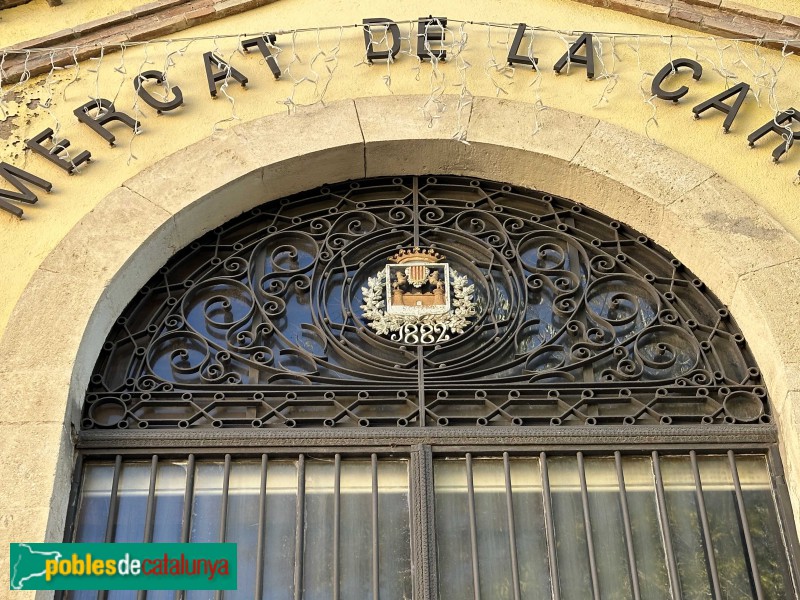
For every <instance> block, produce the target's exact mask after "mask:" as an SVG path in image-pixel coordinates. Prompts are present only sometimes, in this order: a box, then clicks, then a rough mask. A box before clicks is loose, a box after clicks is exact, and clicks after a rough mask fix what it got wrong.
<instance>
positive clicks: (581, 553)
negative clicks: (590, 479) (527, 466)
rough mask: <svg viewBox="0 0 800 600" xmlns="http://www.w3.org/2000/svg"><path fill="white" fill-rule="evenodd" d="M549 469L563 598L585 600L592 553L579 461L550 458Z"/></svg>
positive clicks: (589, 581) (590, 588)
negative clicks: (587, 529) (584, 520)
mask: <svg viewBox="0 0 800 600" xmlns="http://www.w3.org/2000/svg"><path fill="white" fill-rule="evenodd" d="M547 469H548V473H549V475H550V497H551V499H552V503H553V521H554V523H555V530H556V556H557V557H558V581H559V586H560V588H561V598H563V600H585V599H586V598H590V597H591V595H592V582H591V575H590V573H589V569H588V565H589V553H588V546H587V543H586V529H585V527H584V525H583V502H582V501H581V489H580V480H579V478H578V460H577V458H576V457H572V456H571V457H558V458H548V459H547ZM620 558H622V557H620Z"/></svg>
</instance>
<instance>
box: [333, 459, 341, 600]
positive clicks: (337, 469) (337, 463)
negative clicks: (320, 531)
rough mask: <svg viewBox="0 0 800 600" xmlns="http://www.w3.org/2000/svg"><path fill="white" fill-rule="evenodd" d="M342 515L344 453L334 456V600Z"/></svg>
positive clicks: (334, 596) (336, 593)
mask: <svg viewBox="0 0 800 600" xmlns="http://www.w3.org/2000/svg"><path fill="white" fill-rule="evenodd" d="M341 515H342V455H341V454H339V453H337V454H336V455H335V456H334V458H333V600H339V537H340V527H341V525H340V521H341Z"/></svg>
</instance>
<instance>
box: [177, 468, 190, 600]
mask: <svg viewBox="0 0 800 600" xmlns="http://www.w3.org/2000/svg"><path fill="white" fill-rule="evenodd" d="M193 503H194V454H190V455H189V460H187V461H186V488H185V489H184V492H183V521H182V522H181V543H184V544H185V543H187V542H188V541H189V537H190V535H191V533H192V505H193ZM185 597H186V590H176V591H175V600H183V599H184V598H185Z"/></svg>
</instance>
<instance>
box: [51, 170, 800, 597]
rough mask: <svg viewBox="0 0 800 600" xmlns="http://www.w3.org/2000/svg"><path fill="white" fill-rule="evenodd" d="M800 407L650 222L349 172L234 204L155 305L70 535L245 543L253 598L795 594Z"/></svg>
mask: <svg viewBox="0 0 800 600" xmlns="http://www.w3.org/2000/svg"><path fill="white" fill-rule="evenodd" d="M776 431H777V430H776V428H775V427H774V425H773V424H772V423H771V410H770V406H769V402H768V398H767V392H766V389H765V387H764V385H763V383H762V380H761V376H760V373H759V370H758V368H757V367H756V365H755V363H754V360H753V358H752V356H751V354H750V352H749V351H748V348H747V344H746V342H745V340H744V337H743V336H742V334H741V333H740V331H739V329H738V328H737V326H736V324H735V322H734V320H733V318H732V317H731V315H730V314H729V313H728V311H727V309H726V308H725V307H724V306H722V305H721V304H720V303H719V301H718V300H717V299H716V298H715V297H714V296H713V294H711V293H710V292H709V291H708V290H706V289H705V287H704V285H703V283H702V282H701V281H699V280H698V279H696V278H695V277H694V276H693V275H692V273H690V272H689V271H688V270H687V269H685V268H684V267H683V266H682V265H681V264H680V262H679V261H677V260H676V259H674V258H673V257H671V256H670V255H669V254H668V253H667V252H666V251H665V250H664V249H662V248H660V247H659V246H657V245H656V244H655V243H653V242H652V241H651V240H649V239H648V238H646V237H644V236H641V235H639V234H638V233H637V232H635V231H632V230H631V229H630V228H628V227H626V226H625V225H624V224H621V223H618V222H615V221H610V220H608V219H607V218H605V217H604V216H603V215H601V214H598V213H597V212H595V211H593V210H589V209H587V208H585V207H583V206H581V205H578V204H575V203H573V202H570V201H568V200H565V199H563V198H558V197H552V196H548V195H547V194H544V193H540V192H534V191H530V190H525V189H520V188H516V187H513V186H509V185H503V184H500V183H495V182H490V181H482V180H474V179H467V178H462V177H453V176H435V177H398V178H391V177H388V178H376V179H369V180H363V181H357V182H348V183H343V184H336V185H331V186H327V187H324V188H320V189H317V190H314V191H312V192H308V193H304V194H301V195H298V196H295V197H291V198H285V199H282V200H280V201H275V202H270V203H267V204H265V205H263V206H261V207H259V208H256V209H254V210H252V211H250V212H248V213H246V214H244V215H242V216H240V217H239V218H237V219H235V220H233V221H231V222H230V223H228V224H226V225H224V226H222V227H218V228H217V229H215V230H213V231H211V232H209V233H208V234H207V235H205V236H204V237H202V238H201V239H199V240H197V241H196V242H194V243H192V244H191V245H190V246H189V247H188V248H186V249H184V250H183V251H181V252H180V253H179V254H178V255H176V256H175V257H174V258H173V259H172V260H170V262H169V263H168V264H167V265H165V266H164V267H162V268H161V269H160V270H159V272H158V273H157V274H156V275H155V276H154V277H153V278H152V280H151V281H150V282H149V283H148V285H147V286H145V287H144V288H143V289H142V290H141V291H140V293H139V294H138V295H137V296H136V298H134V299H133V300H132V302H131V303H130V305H129V306H128V308H127V309H126V310H125V311H124V313H123V314H122V315H121V316H120V318H119V319H118V320H117V324H116V326H115V328H114V329H113V331H112V332H111V334H110V335H109V337H108V339H107V341H106V343H105V345H104V346H103V352H102V355H101V356H100V358H99V360H98V362H97V366H96V369H95V372H94V375H93V376H92V379H91V383H90V385H89V389H88V391H87V395H86V400H85V403H84V408H83V417H82V431H81V433H80V438H79V442H78V448H79V453H80V455H79V463H78V466H77V468H76V480H75V486H74V487H75V489H74V492H73V502H72V506H73V509H72V514H71V517H70V522H69V523H68V528H67V539H68V540H69V541H72V540H74V541H103V540H105V541H235V542H238V543H239V572H240V575H239V590H237V591H236V592H225V593H224V595H225V596H226V597H241V598H245V597H247V598H252V597H256V598H309V599H310V598H317V597H320V598H322V597H325V598H330V597H334V598H381V599H392V598H398V599H401V598H410V597H414V598H419V599H422V598H434V597H439V598H442V599H443V600H445V599H448V598H456V599H462V598H470V597H474V598H479V597H483V598H491V599H501V598H509V599H511V598H513V599H517V598H551V597H552V598H564V599H567V598H575V599H585V598H592V597H594V598H600V597H602V598H604V599H605V598H620V599H622V598H647V599H650V598H654V599H658V598H665V599H667V598H674V599H679V598H681V599H682V598H706V597H714V598H723V597H736V598H759V599H760V598H788V597H790V596H792V595H793V594H794V593H796V590H797V581H796V577H797V569H796V567H797V565H796V564H794V563H793V562H792V560H793V559H792V558H791V556H792V548H794V547H795V546H794V545H795V544H796V536H795V533H794V530H793V524H792V519H791V515H790V512H789V507H788V502H787V501H786V498H785V496H786V490H785V486H784V484H783V479H782V471H781V466H780V461H779V458H778V454H777V449H776V448H777V446H776V442H777V432H776ZM75 594H76V596H82V595H83V593H77V592H76V593H75ZM209 594H213V593H210V592H209V593H208V594H205V595H204V593H199V592H191V593H188V594H187V595H188V597H210V596H209ZM119 595H124V594H122V593H120V592H109V593H108V596H109V597H116V596H119ZM162 596H163V597H172V595H171V594H167V593H165V592H150V593H148V594H147V597H148V598H151V597H152V598H156V597H158V598H160V597H162Z"/></svg>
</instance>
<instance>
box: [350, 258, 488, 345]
mask: <svg viewBox="0 0 800 600" xmlns="http://www.w3.org/2000/svg"><path fill="white" fill-rule="evenodd" d="M389 261H390V262H389V263H387V264H386V265H385V267H384V268H383V269H381V270H380V271H378V273H377V274H376V275H375V277H370V278H369V280H368V282H367V287H364V288H362V289H361V292H362V294H363V297H364V304H362V305H361V308H362V309H363V310H364V312H363V316H364V318H365V319H366V320H367V324H368V326H369V327H370V328H371V329H373V330H375V332H376V333H378V334H379V335H388V336H389V339H391V340H392V341H396V342H402V343H406V344H423V345H424V344H436V343H440V342H444V341H447V340H449V339H450V337H451V334H458V333H463V331H464V329H465V328H466V327H467V326H468V325H469V319H470V317H473V316H475V313H476V307H475V302H474V301H473V296H474V292H475V286H474V285H470V284H469V281H468V279H467V277H466V276H463V275H459V274H458V273H457V272H456V271H455V269H452V268H451V267H450V264H449V263H448V262H447V260H446V257H445V256H443V255H441V254H439V253H438V252H436V251H435V250H433V249H427V250H422V249H420V248H413V249H402V250H400V251H399V252H397V253H396V254H395V255H394V256H392V257H391V258H390V259H389Z"/></svg>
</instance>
